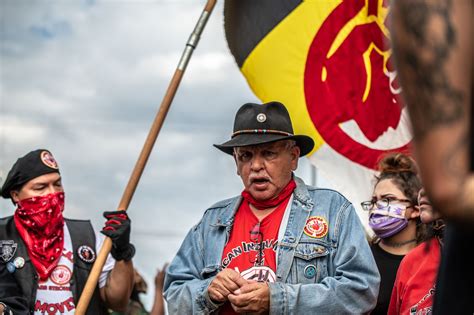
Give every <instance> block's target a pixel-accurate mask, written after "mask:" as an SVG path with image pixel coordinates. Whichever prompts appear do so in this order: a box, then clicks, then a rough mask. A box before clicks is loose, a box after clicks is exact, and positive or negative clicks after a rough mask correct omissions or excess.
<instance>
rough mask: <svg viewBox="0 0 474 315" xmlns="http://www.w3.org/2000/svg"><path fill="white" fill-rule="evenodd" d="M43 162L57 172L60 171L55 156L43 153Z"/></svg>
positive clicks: (46, 152)
mask: <svg viewBox="0 0 474 315" xmlns="http://www.w3.org/2000/svg"><path fill="white" fill-rule="evenodd" d="M41 162H43V164H44V165H46V166H47V167H50V168H54V169H55V170H57V169H58V162H56V159H55V158H54V156H53V155H52V154H51V153H50V152H48V151H43V152H41Z"/></svg>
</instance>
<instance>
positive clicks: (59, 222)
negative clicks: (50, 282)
mask: <svg viewBox="0 0 474 315" xmlns="http://www.w3.org/2000/svg"><path fill="white" fill-rule="evenodd" d="M63 210H64V192H59V193H53V194H49V195H45V196H38V197H32V198H28V199H23V200H20V201H19V202H18V207H17V209H16V211H15V215H14V221H15V225H16V228H17V230H18V233H20V236H21V238H22V239H23V241H24V242H25V244H26V247H27V249H28V254H29V255H30V259H31V262H32V263H33V265H34V266H35V269H36V272H37V273H38V275H39V277H40V279H41V280H46V279H48V277H49V275H50V274H51V272H52V271H53V269H54V268H55V267H56V265H57V264H58V262H59V259H60V258H61V254H62V251H63V246H64V229H63V227H64V218H63Z"/></svg>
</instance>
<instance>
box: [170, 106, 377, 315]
mask: <svg viewBox="0 0 474 315" xmlns="http://www.w3.org/2000/svg"><path fill="white" fill-rule="evenodd" d="M313 146H314V142H313V140H312V139H311V138H310V137H308V136H304V135H294V134H293V128H292V124H291V120H290V116H289V114H288V111H287V110H286V108H285V106H284V105H283V104H281V103H278V102H271V103H266V104H263V105H259V104H250V103H249V104H245V105H243V106H242V107H241V108H240V109H239V110H238V112H237V114H236V117H235V122H234V132H233V134H232V139H231V140H229V141H227V142H225V143H223V144H221V145H215V147H217V148H218V149H220V150H221V151H223V152H225V153H227V154H229V155H232V156H233V157H234V160H235V163H236V165H237V174H238V175H239V176H240V177H241V179H242V182H243V185H244V190H243V192H242V193H241V196H238V197H234V198H231V199H227V200H223V201H220V202H218V203H216V204H215V205H213V206H212V207H210V208H209V209H208V210H207V211H206V212H205V214H204V216H203V218H202V220H201V221H200V222H199V223H198V224H197V225H196V226H195V227H193V228H192V229H191V231H190V232H189V233H188V235H187V237H186V238H185V240H184V241H183V244H182V245H181V248H180V249H179V251H178V253H177V254H176V257H175V258H174V259H173V261H172V263H171V264H170V266H169V267H168V270H167V275H166V279H165V297H166V299H167V301H168V310H169V312H170V313H171V314H191V313H193V314H196V313H198V314H208V313H213V312H216V311H219V313H220V314H234V313H258V314H261V313H271V314H280V313H281V314H283V313H285V314H286V313H294V314H305V313H306V314H311V313H318V312H320V313H324V314H341V313H367V312H369V311H370V310H371V309H372V308H373V307H374V306H375V302H376V297H377V294H378V287H379V281H380V277H379V274H378V271H377V267H376V265H375V262H374V259H373V257H372V254H371V252H370V249H369V246H368V244H367V241H366V239H365V235H364V230H363V228H362V225H361V224H360V222H359V219H358V217H357V215H356V213H355V210H354V208H353V206H352V205H351V203H350V202H348V201H347V200H346V199H345V198H344V197H343V196H341V195H340V194H339V193H337V192H335V191H331V190H328V189H316V188H314V187H309V186H307V185H305V183H304V182H303V181H302V180H301V179H299V178H297V177H296V176H294V174H293V171H294V170H296V168H297V166H298V159H299V157H300V156H304V155H306V154H308V153H309V152H310V151H311V150H312V149H313Z"/></svg>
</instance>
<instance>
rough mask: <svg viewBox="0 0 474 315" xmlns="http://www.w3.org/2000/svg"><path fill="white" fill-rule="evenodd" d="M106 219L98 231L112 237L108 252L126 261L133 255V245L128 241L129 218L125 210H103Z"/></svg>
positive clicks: (116, 258) (117, 258)
mask: <svg viewBox="0 0 474 315" xmlns="http://www.w3.org/2000/svg"><path fill="white" fill-rule="evenodd" d="M104 217H105V218H106V219H107V221H106V222H105V226H104V228H103V229H102V231H100V232H101V233H102V234H104V235H106V236H108V237H110V238H111V239H112V250H111V251H110V253H111V254H112V257H114V258H115V260H125V261H128V260H130V259H132V257H133V256H134V255H135V246H133V245H132V244H131V243H130V222H131V221H130V219H129V217H128V215H127V212H126V211H125V210H118V211H105V212H104Z"/></svg>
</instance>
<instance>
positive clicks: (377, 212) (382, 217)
mask: <svg viewBox="0 0 474 315" xmlns="http://www.w3.org/2000/svg"><path fill="white" fill-rule="evenodd" d="M405 210H406V207H405V206H402V205H397V204H393V205H392V204H391V205H389V206H387V207H384V208H377V209H374V210H372V211H370V215H369V226H370V227H371V228H372V230H373V231H374V233H375V234H376V235H377V236H378V237H380V238H387V237H390V236H392V235H395V234H397V233H398V232H400V231H401V230H403V229H404V228H405V227H406V226H407V225H408V220H407V218H405Z"/></svg>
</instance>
